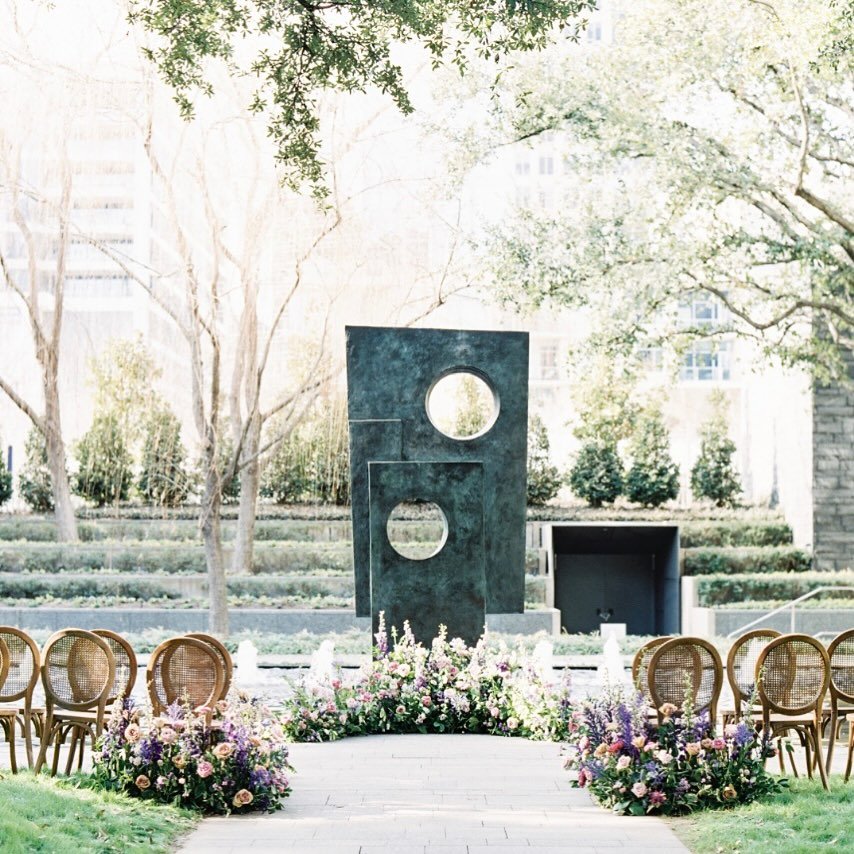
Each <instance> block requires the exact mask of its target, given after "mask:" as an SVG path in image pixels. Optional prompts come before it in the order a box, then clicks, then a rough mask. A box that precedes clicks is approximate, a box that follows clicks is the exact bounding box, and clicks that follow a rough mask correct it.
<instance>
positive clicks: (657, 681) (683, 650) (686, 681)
mask: <svg viewBox="0 0 854 854" xmlns="http://www.w3.org/2000/svg"><path fill="white" fill-rule="evenodd" d="M722 681H723V668H722V666H721V661H720V657H719V656H716V655H715V654H714V652H713V651H712V650H711V649H710V648H709V647H708V646H706V645H705V644H704V643H703V642H702V641H700V640H699V639H696V638H675V639H673V640H670V641H667V642H666V643H664V644H662V645H661V646H660V647H659V648H658V649H657V650H656V651H655V653H654V654H653V657H652V660H651V661H650V666H649V691H650V695H651V697H652V701H653V706H654V707H655V708H656V709H660V708H661V707H662V706H663V705H664V704H665V703H672V704H673V705H674V706H676V707H677V708H678V709H681V708H682V707H683V705H684V703H685V695H686V692H690V694H691V700H692V703H693V707H694V711H695V712H696V713H698V714H699V713H700V712H703V711H706V710H708V709H710V708H712V707H714V706H715V705H716V703H717V699H718V695H719V694H720V690H721V682H722Z"/></svg>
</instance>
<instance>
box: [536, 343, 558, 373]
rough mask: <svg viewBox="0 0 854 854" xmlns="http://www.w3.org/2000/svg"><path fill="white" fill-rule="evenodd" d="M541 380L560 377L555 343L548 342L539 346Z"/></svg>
mask: <svg viewBox="0 0 854 854" xmlns="http://www.w3.org/2000/svg"><path fill="white" fill-rule="evenodd" d="M539 378H540V379H541V380H557V379H560V369H559V368H558V363H557V344H556V343H553V342H550V343H548V344H543V345H542V346H541V347H540V377H539Z"/></svg>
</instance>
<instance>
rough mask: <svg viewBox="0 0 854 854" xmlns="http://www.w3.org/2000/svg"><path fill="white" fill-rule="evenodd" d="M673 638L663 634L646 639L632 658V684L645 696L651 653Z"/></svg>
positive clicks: (647, 692)
mask: <svg viewBox="0 0 854 854" xmlns="http://www.w3.org/2000/svg"><path fill="white" fill-rule="evenodd" d="M672 639H673V635H663V636H662V637H660V638H653V639H652V640H649V641H647V642H646V643H645V644H644V645H643V646H642V647H641V648H640V649H639V650H638V651H637V652H636V653H635V657H634V658H633V659H632V685H635V686H636V687H637V688H638V690H639V691H641V692H642V693H643V694H644V695H645V696H646V695H647V694H649V680H648V678H647V676H648V671H649V662H650V661H651V660H652V654H653V653H654V652H655V651H656V650H657V649H658V648H659V647H660V646H661V645H662V644H663V643H664V642H665V641H669V640H672Z"/></svg>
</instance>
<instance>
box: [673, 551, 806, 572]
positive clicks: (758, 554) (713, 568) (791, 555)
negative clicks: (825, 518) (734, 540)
mask: <svg viewBox="0 0 854 854" xmlns="http://www.w3.org/2000/svg"><path fill="white" fill-rule="evenodd" d="M812 568H813V567H812V555H811V554H810V553H809V552H807V551H804V550H803V549H796V548H793V547H791V546H789V547H788V548H786V547H778V548H769V547H761V546H760V547H754V548H744V547H742V548H718V549H696V548H688V549H685V559H684V564H683V572H684V574H685V575H722V574H730V575H734V574H738V573H767V572H809V571H810V570H811V569H812Z"/></svg>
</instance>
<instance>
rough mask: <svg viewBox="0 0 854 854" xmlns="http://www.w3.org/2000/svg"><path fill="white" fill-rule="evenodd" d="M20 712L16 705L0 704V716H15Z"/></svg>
mask: <svg viewBox="0 0 854 854" xmlns="http://www.w3.org/2000/svg"><path fill="white" fill-rule="evenodd" d="M19 714H21V710H20V709H19V708H18V707H17V706H0V718H16V717H18V715H19Z"/></svg>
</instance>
